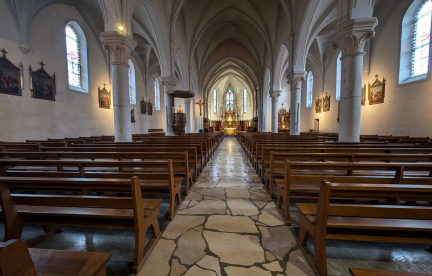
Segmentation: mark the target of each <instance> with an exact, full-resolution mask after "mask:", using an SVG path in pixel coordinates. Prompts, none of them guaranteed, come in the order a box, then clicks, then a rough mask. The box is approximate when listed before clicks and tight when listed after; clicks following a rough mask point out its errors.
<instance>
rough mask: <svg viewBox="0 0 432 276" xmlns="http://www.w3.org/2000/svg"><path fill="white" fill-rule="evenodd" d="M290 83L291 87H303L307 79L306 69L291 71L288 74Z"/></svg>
mask: <svg viewBox="0 0 432 276" xmlns="http://www.w3.org/2000/svg"><path fill="white" fill-rule="evenodd" d="M287 79H288V84H290V85H291V89H301V88H302V83H303V82H304V81H305V79H306V72H305V71H297V72H294V71H291V72H289V73H288V74H287Z"/></svg>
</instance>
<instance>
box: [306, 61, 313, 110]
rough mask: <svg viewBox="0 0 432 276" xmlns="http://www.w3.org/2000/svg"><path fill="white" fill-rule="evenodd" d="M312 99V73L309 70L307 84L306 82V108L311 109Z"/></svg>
mask: <svg viewBox="0 0 432 276" xmlns="http://www.w3.org/2000/svg"><path fill="white" fill-rule="evenodd" d="M311 78H312V85H311ZM312 99H313V73H312V70H311V71H309V73H308V76H307V82H306V108H311V107H312ZM309 100H310V102H309Z"/></svg>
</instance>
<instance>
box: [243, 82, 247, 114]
mask: <svg viewBox="0 0 432 276" xmlns="http://www.w3.org/2000/svg"><path fill="white" fill-rule="evenodd" d="M246 111H247V90H246V88H243V113H246Z"/></svg>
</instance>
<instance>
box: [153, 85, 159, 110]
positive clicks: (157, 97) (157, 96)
mask: <svg viewBox="0 0 432 276" xmlns="http://www.w3.org/2000/svg"><path fill="white" fill-rule="evenodd" d="M154 89H155V109H156V110H160V87H159V80H158V79H157V78H156V79H155V81H154Z"/></svg>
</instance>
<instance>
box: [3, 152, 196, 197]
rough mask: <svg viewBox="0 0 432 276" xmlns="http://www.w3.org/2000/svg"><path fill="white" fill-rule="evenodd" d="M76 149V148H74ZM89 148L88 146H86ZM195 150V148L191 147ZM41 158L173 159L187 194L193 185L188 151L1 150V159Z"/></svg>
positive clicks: (174, 166) (175, 171)
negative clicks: (183, 178)
mask: <svg viewBox="0 0 432 276" xmlns="http://www.w3.org/2000/svg"><path fill="white" fill-rule="evenodd" d="M72 149H74V148H72ZM86 149H87V148H86ZM191 150H193V148H191ZM4 158H13V159H40V160H49V159H54V160H76V159H77V160H81V161H82V160H89V161H90V160H118V161H137V160H141V161H148V160H168V159H171V160H172V163H173V169H174V173H175V175H178V174H180V175H183V174H184V176H185V179H186V184H185V194H186V195H187V194H188V193H189V188H190V186H191V185H193V178H192V173H193V172H192V170H193V168H192V167H190V166H189V157H188V152H187V151H183V152H181V151H177V152H162V151H159V149H158V151H154V149H152V150H148V151H147V152H68V151H49V152H0V159H4Z"/></svg>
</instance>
